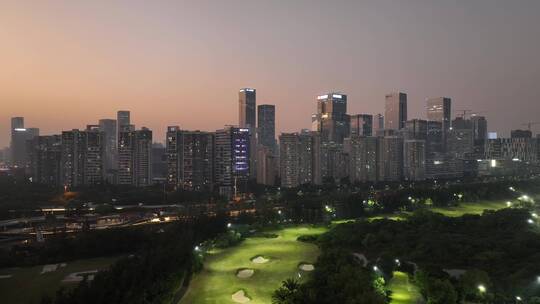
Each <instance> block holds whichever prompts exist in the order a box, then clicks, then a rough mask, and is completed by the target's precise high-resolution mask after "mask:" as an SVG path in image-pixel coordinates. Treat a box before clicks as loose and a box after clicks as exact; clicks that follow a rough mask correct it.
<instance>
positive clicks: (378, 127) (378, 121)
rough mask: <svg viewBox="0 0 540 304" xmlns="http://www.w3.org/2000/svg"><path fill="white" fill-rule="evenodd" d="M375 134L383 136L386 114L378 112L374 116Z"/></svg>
mask: <svg viewBox="0 0 540 304" xmlns="http://www.w3.org/2000/svg"><path fill="white" fill-rule="evenodd" d="M372 133H373V136H382V134H384V116H383V115H382V114H380V113H379V114H377V115H375V116H374V117H373V132H372Z"/></svg>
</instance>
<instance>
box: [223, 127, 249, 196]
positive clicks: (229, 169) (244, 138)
mask: <svg viewBox="0 0 540 304" xmlns="http://www.w3.org/2000/svg"><path fill="white" fill-rule="evenodd" d="M250 137H251V134H250V130H249V129H248V128H237V127H232V126H227V127H225V128H223V129H221V130H217V131H216V134H215V150H214V151H215V155H214V159H215V166H214V168H215V183H216V184H217V186H218V189H219V192H220V194H221V195H225V196H228V197H231V196H233V195H234V196H238V195H239V194H242V193H245V191H246V189H247V181H248V179H249V177H250V161H249V160H250V154H251V153H252V151H251V147H250V143H251V139H250Z"/></svg>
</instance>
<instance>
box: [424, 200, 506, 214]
mask: <svg viewBox="0 0 540 304" xmlns="http://www.w3.org/2000/svg"><path fill="white" fill-rule="evenodd" d="M506 207H507V206H506V201H502V200H501V201H479V202H467V203H460V204H459V206H457V207H444V208H431V209H430V210H431V211H433V212H438V213H442V214H444V215H445V216H451V217H458V216H462V215H465V214H482V212H484V210H486V209H487V210H499V209H503V208H506Z"/></svg>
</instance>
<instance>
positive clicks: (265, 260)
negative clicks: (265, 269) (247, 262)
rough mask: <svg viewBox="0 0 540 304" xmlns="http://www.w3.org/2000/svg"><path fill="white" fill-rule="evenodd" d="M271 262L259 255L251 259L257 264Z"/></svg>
mask: <svg viewBox="0 0 540 304" xmlns="http://www.w3.org/2000/svg"><path fill="white" fill-rule="evenodd" d="M269 261H270V259H267V258H265V257H263V256H262V255H259V256H257V257H255V258H253V259H251V262H253V263H255V264H264V263H268V262H269Z"/></svg>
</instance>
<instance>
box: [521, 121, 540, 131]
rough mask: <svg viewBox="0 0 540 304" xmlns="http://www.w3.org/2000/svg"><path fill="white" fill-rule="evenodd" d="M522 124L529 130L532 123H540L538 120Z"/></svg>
mask: <svg viewBox="0 0 540 304" xmlns="http://www.w3.org/2000/svg"><path fill="white" fill-rule="evenodd" d="M521 125H522V126H527V129H528V130H529V131H531V127H532V126H534V125H540V122H539V121H529V122H527V123H524V124H521Z"/></svg>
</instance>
